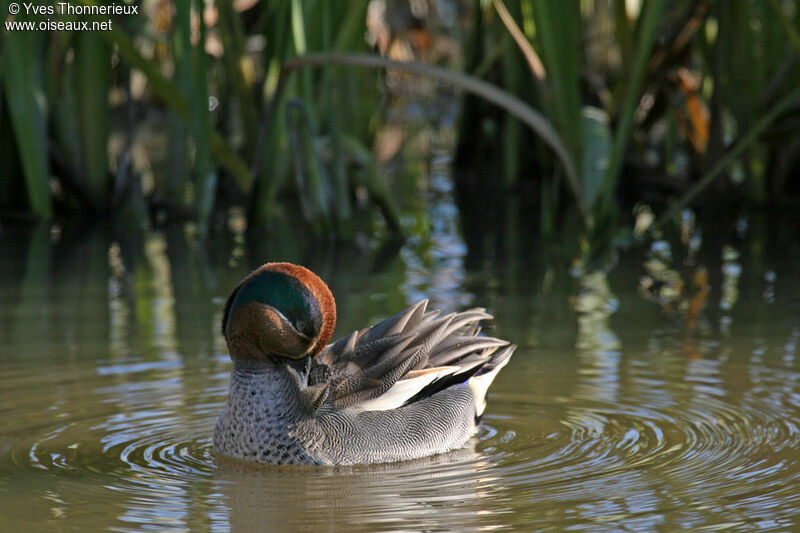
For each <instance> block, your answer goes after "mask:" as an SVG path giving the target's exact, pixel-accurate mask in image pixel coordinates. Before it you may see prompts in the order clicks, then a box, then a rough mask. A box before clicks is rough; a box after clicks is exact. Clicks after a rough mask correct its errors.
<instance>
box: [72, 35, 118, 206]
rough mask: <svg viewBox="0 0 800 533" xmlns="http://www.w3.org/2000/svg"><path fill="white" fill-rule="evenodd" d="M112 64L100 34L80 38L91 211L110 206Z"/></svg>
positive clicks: (77, 67) (81, 113) (84, 153)
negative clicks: (109, 95) (109, 103)
mask: <svg viewBox="0 0 800 533" xmlns="http://www.w3.org/2000/svg"><path fill="white" fill-rule="evenodd" d="M110 64H111V62H110V57H109V51H108V48H107V47H106V45H105V43H104V42H103V40H102V37H100V35H99V32H91V31H85V32H80V33H79V34H78V35H77V36H76V47H75V70H76V72H75V74H76V82H77V90H76V93H77V95H76V96H77V104H78V123H79V125H80V132H79V133H80V140H81V141H82V142H81V145H82V156H83V157H82V159H83V165H82V167H83V169H84V171H85V179H86V182H87V185H88V187H87V189H88V190H89V191H90V193H91V199H92V203H93V205H92V206H91V208H92V209H94V210H95V211H102V210H103V209H105V208H106V207H107V206H108V200H109V194H110V192H111V188H112V187H111V182H110V180H109V177H110V174H109V172H108V134H109V109H108V92H109V88H110V85H111V78H110V75H111V66H110Z"/></svg>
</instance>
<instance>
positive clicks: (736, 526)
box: [0, 190, 800, 531]
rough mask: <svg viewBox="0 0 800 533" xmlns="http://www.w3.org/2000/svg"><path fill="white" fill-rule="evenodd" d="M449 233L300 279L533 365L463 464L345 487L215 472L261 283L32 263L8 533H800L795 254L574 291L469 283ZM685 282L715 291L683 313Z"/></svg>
mask: <svg viewBox="0 0 800 533" xmlns="http://www.w3.org/2000/svg"><path fill="white" fill-rule="evenodd" d="M434 193H436V191H435V190H434ZM448 209H449V208H447V206H445V208H444V210H443V212H434V213H433V214H432V216H433V217H434V221H433V224H434V228H433V230H432V232H431V234H430V235H429V236H427V237H426V236H423V237H419V238H418V239H417V240H416V241H414V242H412V243H410V244H408V245H406V247H404V248H403V249H402V250H401V251H400V253H399V254H397V255H396V256H395V257H394V259H392V260H390V261H389V262H388V263H387V264H384V266H383V267H382V268H380V269H372V268H371V267H370V266H369V265H366V266H358V267H353V265H359V264H362V263H363V261H361V262H360V260H359V259H358V257H354V256H349V255H347V254H345V255H344V256H342V257H339V258H338V259H337V260H335V261H328V260H320V259H319V258H315V257H313V256H312V257H310V258H303V257H291V256H290V257H286V258H287V259H291V260H296V261H302V262H305V263H307V264H309V266H311V267H312V268H315V269H316V270H318V271H320V273H321V274H322V275H323V276H324V277H326V279H328V280H329V282H330V284H331V286H332V287H333V289H334V291H335V292H336V294H337V295H338V296H339V314H340V315H341V327H340V328H339V329H338V333H337V334H338V335H341V334H345V333H347V332H349V331H350V330H352V329H353V328H355V327H359V326H363V325H365V324H368V323H371V322H374V321H377V320H379V319H380V318H382V317H385V316H388V315H390V314H391V313H393V312H394V311H396V310H397V309H399V308H401V307H402V306H403V305H405V304H406V303H408V302H410V301H412V300H413V299H415V298H416V297H417V296H419V295H421V294H423V293H429V294H431V295H433V296H434V300H437V301H438V302H440V303H439V305H442V306H447V305H448V302H449V305H450V306H451V308H454V309H455V308H462V307H463V306H465V305H485V306H487V307H488V308H489V310H490V311H491V312H493V313H494V314H495V315H496V317H497V320H496V326H495V329H494V330H493V332H492V334H493V335H497V336H501V337H504V338H508V339H511V340H513V341H515V342H517V343H519V344H520V348H519V350H518V352H517V354H516V355H515V356H514V358H513V360H512V362H511V364H510V365H509V366H508V367H507V368H506V370H505V371H504V372H503V373H501V375H500V376H499V378H498V380H497V382H496V384H495V385H494V387H493V388H492V391H491V394H490V400H489V407H488V410H487V413H486V416H485V418H484V422H483V425H482V427H481V430H480V432H479V433H478V435H477V436H476V437H475V438H474V439H473V441H472V442H471V443H470V445H469V446H467V447H466V448H464V449H461V450H456V451H454V452H452V453H449V454H445V455H442V456H437V457H432V458H429V459H425V460H420V461H414V462H408V463H398V464H387V465H374V466H358V467H348V468H311V467H308V468H303V467H301V468H298V467H268V466H255V465H250V464H241V463H239V462H236V461H230V460H222V459H220V458H217V457H215V455H214V453H213V450H212V447H211V432H212V429H213V424H214V421H215V418H216V416H217V414H218V412H219V411H220V409H221V407H222V404H223V402H224V400H225V395H226V392H227V390H226V389H227V382H228V371H229V368H230V363H229V360H228V357H227V355H226V353H225V348H224V343H223V342H222V340H221V338H220V336H219V318H220V316H219V315H220V310H221V307H222V305H223V303H224V298H225V296H226V292H227V290H228V288H230V287H232V286H234V284H235V282H236V280H237V279H238V278H239V277H240V276H241V275H242V274H244V273H245V272H246V271H247V268H248V267H247V266H245V265H238V266H233V267H231V266H230V264H231V263H230V262H229V261H226V260H222V261H221V263H220V264H218V265H215V264H214V263H211V262H208V261H207V260H205V259H203V253H202V251H200V250H197V249H192V248H191V247H180V246H178V245H176V244H175V243H176V242H177V243H178V244H180V242H182V241H181V239H180V238H176V237H175V236H174V235H172V236H170V235H164V234H160V233H154V234H149V235H146V236H145V237H144V241H143V246H142V247H141V255H139V256H137V255H135V254H134V255H133V256H130V255H128V256H126V255H125V250H124V247H123V249H120V245H119V244H118V243H117V241H109V240H108V239H106V238H105V237H102V236H100V235H95V236H93V237H90V238H88V239H87V240H86V241H83V242H82V243H81V244H80V246H79V247H78V248H77V249H74V248H71V249H69V250H70V251H71V253H70V254H64V255H60V254H62V253H63V249H61V250H60V249H59V248H58V247H56V246H54V245H52V244H51V243H50V240H49V236H47V235H45V238H44V240H42V238H41V237H37V236H36V235H33V236H32V237H30V239H31V240H30V241H27V242H26V241H25V239H20V240H18V241H17V242H18V243H22V244H14V245H13V246H19V247H21V248H20V249H19V250H16V251H14V253H12V254H9V255H6V256H4V258H3V262H2V264H1V265H0V267H2V269H3V276H2V279H1V282H0V296H2V302H3V305H2V308H1V309H0V312H1V313H2V316H0V318H1V319H2V324H3V328H2V330H1V331H0V342H1V343H2V352H0V376H2V380H0V412H2V417H3V418H2V420H3V426H2V430H0V491H2V497H0V529H2V530H3V531H6V530H8V531H29V530H32V529H42V528H53V529H70V528H74V529H81V530H101V529H109V530H115V531H141V530H144V529H151V530H159V531H186V530H192V531H196V530H212V531H225V530H228V529H233V530H239V531H250V530H253V529H255V528H259V529H265V528H266V529H269V530H273V531H287V530H288V531H295V530H296V531H304V530H312V529H313V530H320V529H322V530H326V531H327V530H345V529H346V530H351V531H352V530H363V531H381V530H386V531H389V530H391V531H419V530H427V531H449V530H453V529H461V530H471V529H474V530H477V529H488V530H494V529H499V530H520V529H523V530H581V531H619V530H630V531H648V530H668V531H672V530H692V529H697V530H710V529H718V530H731V529H733V530H758V531H769V530H774V531H787V530H793V529H796V528H799V527H800V517H799V516H798V511H797V509H799V508H800V489H798V488H797V487H798V486H800V483H799V482H800V452H799V451H798V450H799V449H800V363H798V357H797V356H798V340H800V301H799V300H798V297H797V295H798V294H800V280H798V279H797V278H796V273H795V272H794V270H793V267H792V265H793V264H796V263H795V261H796V260H797V250H795V249H793V248H791V247H789V248H788V249H784V251H786V250H788V252H786V253H785V254H782V255H781V256H779V257H777V258H776V257H770V256H768V255H763V254H762V255H755V252H752V250H756V251H758V250H761V249H763V247H761V246H750V247H748V246H746V245H743V246H740V247H739V249H740V250H745V252H738V251H737V253H733V252H732V250H731V248H730V245H725V246H719V247H717V248H715V250H716V252H713V253H712V252H709V257H710V259H707V260H706V262H705V264H704V265H703V267H702V270H701V269H699V268H691V269H689V271H681V270H680V268H679V267H675V266H674V265H673V264H672V263H669V261H670V260H672V259H670V258H669V257H667V256H663V250H662V251H658V254H661V255H659V256H658V257H657V256H656V254H653V253H650V252H647V251H645V252H644V253H643V255H639V254H638V253H637V252H634V253H630V254H628V256H626V257H624V258H623V261H622V262H621V263H620V264H619V265H618V266H617V267H616V269H615V270H614V271H612V272H611V274H610V275H609V276H606V275H603V274H599V273H596V272H589V273H585V274H582V275H581V276H579V278H577V279H573V278H571V277H570V276H569V275H568V274H566V273H559V272H555V273H554V272H553V270H552V269H553V266H552V265H532V266H526V267H524V268H523V267H521V266H520V265H516V264H508V265H505V266H502V267H501V269H500V270H499V271H495V270H487V271H481V272H469V271H467V270H466V268H465V266H464V262H463V260H462V258H461V254H464V253H466V251H465V249H464V244H463V243H462V242H460V241H459V240H458V239H457V238H456V237H454V236H453V232H454V231H455V229H453V228H456V229H457V224H455V225H453V227H452V228H450V229H448V224H452V223H453V219H452V216H453V215H452V211H448ZM448 212H449V213H450V214H448ZM436 217H440V218H436ZM37 239H39V240H38V241H37ZM9 242H10V241H6V242H5V243H4V245H7V246H12V245H11V244H9ZM237 246H238V244H237ZM660 247H661V245H658V246H656V249H657V250H660V249H661V248H660ZM5 249H9V248H8V247H7V248H5ZM41 250H45V251H47V254H45V255H44V256H38V255H37V254H41V253H42V252H41ZM76 250H77V251H76ZM176 250H177V252H176ZM747 250H751V252H747ZM734 251H735V250H734ZM230 253H231V254H233V252H230ZM223 255H224V254H223ZM42 257H45V258H48V259H47V260H46V261H45V263H44V265H48V264H52V265H54V266H45V267H43V268H37V265H40V263H39V262H38V261H37V260H38V259H41V258H42ZM659 257H660V259H659ZM49 258H57V260H56V259H49ZM714 258H716V259H714ZM655 259H659V260H662V262H663V263H664V264H662V265H660V266H659V265H654V264H650V265H649V266H644V267H643V266H642V265H643V264H647V262H648V261H653V260H655ZM51 261H53V262H52V263H51ZM668 269H673V270H672V273H668V272H666V270H668ZM698 272H701V274H702V275H700V274H698ZM647 276H653V277H651V279H650V281H648V280H647V279H645V278H646V277H647ZM704 276H705V277H704ZM793 276H795V277H793ZM706 278H707V280H706ZM681 279H693V280H695V282H696V283H698V284H699V285H698V287H697V288H695V289H686V288H684V289H682V290H679V291H676V290H672V288H671V287H670V285H669V284H670V283H678V282H679V281H680V280H681ZM531 280H533V282H532V281H531ZM697 280H699V281H697ZM703 280H706V281H705V282H704V281H703ZM693 283H694V282H693ZM703 283H707V284H708V287H710V290H708V291H706V286H705V285H703ZM643 284H644V286H645V287H644V289H643ZM684 285H687V286H688V285H689V284H688V282H684ZM645 289H646V290H645ZM643 291H644V292H643ZM698 295H700V296H698ZM376 296H377V297H376ZM698 298H702V299H703V301H699V300H698ZM698 302H699V303H698Z"/></svg>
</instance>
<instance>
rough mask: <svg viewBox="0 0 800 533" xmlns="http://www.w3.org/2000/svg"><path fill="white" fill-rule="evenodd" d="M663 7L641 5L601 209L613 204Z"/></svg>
mask: <svg viewBox="0 0 800 533" xmlns="http://www.w3.org/2000/svg"><path fill="white" fill-rule="evenodd" d="M665 8H666V2H665V1H664V0H651V1H649V2H645V3H644V5H643V6H642V14H641V15H640V20H639V28H638V34H637V41H638V42H637V46H636V52H635V54H634V58H633V65H632V68H631V71H630V79H629V82H628V88H627V91H626V93H625V98H624V100H623V102H622V106H621V108H620V114H619V119H618V125H617V129H616V132H615V134H614V144H613V147H612V149H611V154H610V157H609V161H608V167H607V168H606V172H605V175H604V177H603V188H602V192H601V194H600V196H599V197H598V202H601V204H600V206H599V209H600V211H601V212H605V213H608V212H610V211H611V206H612V205H613V204H612V200H613V194H614V190H615V189H616V186H617V180H618V178H619V172H620V169H621V168H622V156H623V154H624V152H625V148H626V146H627V144H628V139H629V138H630V136H631V132H632V131H633V116H634V112H635V111H636V106H637V104H638V102H639V91H640V90H641V86H642V81H643V80H644V74H645V70H646V67H647V61H648V59H649V57H650V51H651V49H652V47H653V44H654V43H655V40H656V36H657V34H658V26H659V23H660V21H661V17H662V15H663V13H664V9H665ZM593 211H594V210H593Z"/></svg>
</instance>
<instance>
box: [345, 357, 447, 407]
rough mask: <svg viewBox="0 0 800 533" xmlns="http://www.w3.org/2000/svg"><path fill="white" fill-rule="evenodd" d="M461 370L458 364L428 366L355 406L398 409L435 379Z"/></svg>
mask: <svg viewBox="0 0 800 533" xmlns="http://www.w3.org/2000/svg"><path fill="white" fill-rule="evenodd" d="M459 370H461V369H460V368H459V367H457V366H440V367H436V368H426V369H425V370H424V371H420V372H418V373H415V374H414V376H413V377H409V376H408V375H407V376H406V377H405V378H403V379H401V380H399V381H397V382H396V383H395V384H394V385H392V388H390V389H389V390H387V391H386V392H384V393H383V394H381V395H380V396H378V397H377V398H373V399H371V400H366V401H363V402H360V403H357V404H355V405H354V406H353V407H354V408H355V409H358V410H360V411H386V410H388V409H396V408H398V407H401V406H402V405H403V404H404V403H406V402H407V401H408V400H409V399H411V398H413V397H414V395H415V394H417V393H418V392H419V391H421V390H422V389H424V388H425V387H427V386H428V385H430V384H431V383H433V381H434V380H436V379H439V378H441V377H444V376H449V375H450V374H455V373H456V372H458V371H459ZM409 374H410V373H409Z"/></svg>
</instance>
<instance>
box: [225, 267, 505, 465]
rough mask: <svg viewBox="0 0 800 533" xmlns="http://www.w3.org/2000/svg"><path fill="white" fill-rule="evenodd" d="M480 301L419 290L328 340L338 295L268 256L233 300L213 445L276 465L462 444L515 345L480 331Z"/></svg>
mask: <svg viewBox="0 0 800 533" xmlns="http://www.w3.org/2000/svg"><path fill="white" fill-rule="evenodd" d="M490 319H492V316H491V315H490V314H489V313H487V312H486V310H485V309H482V308H474V309H468V310H466V311H462V312H457V313H447V314H443V313H441V312H439V311H436V310H428V301H427V300H422V301H420V302H418V303H416V304H414V305H411V306H410V307H408V308H406V309H405V310H403V311H400V312H399V313H397V314H396V315H394V316H393V317H391V318H388V319H385V320H383V321H381V322H379V323H377V324H375V325H373V326H370V327H367V328H364V329H360V330H357V331H354V332H353V333H351V334H350V335H347V336H345V337H344V338H342V339H340V340H338V341H336V342H333V343H330V344H328V343H329V341H330V338H331V336H332V334H333V332H334V328H335V327H336V303H335V300H334V298H333V295H332V293H331V291H330V289H329V288H328V286H327V285H326V284H325V282H324V281H322V279H320V278H319V276H317V275H316V274H314V273H313V272H312V271H311V270H308V269H307V268H305V267H303V266H300V265H295V264H292V263H284V262H275V263H267V264H264V265H262V266H260V267H259V268H257V269H255V270H254V271H253V272H251V273H250V274H249V275H248V276H246V277H245V278H244V279H243V280H242V281H241V282H240V283H239V284H238V285H237V286H236V288H235V289H234V290H233V292H232V293H231V295H230V297H229V298H228V300H227V302H226V304H225V307H224V310H223V316H222V335H223V337H224V339H225V342H226V344H227V347H228V352H229V353H230V356H231V359H232V368H231V375H230V386H229V390H228V398H227V402H226V404H225V406H224V408H223V410H222V412H221V414H220V415H219V417H218V419H217V423H216V426H215V428H214V436H213V446H214V450H215V453H216V454H217V455H219V456H222V457H226V458H234V459H241V460H245V461H252V462H259V463H269V464H274V465H285V464H286V465H288V464H294V465H357V464H374V463H388V462H395V461H404V460H411V459H418V458H422V457H426V456H430V455H435V454H441V453H445V452H448V451H451V450H455V449H458V448H462V447H464V446H465V445H467V443H468V441H470V439H471V438H472V437H473V436H474V435H475V433H476V432H477V428H478V425H479V423H480V420H481V416H482V415H483V413H484V410H485V408H486V396H487V392H488V389H489V386H490V385H491V383H492V381H493V380H494V379H495V377H496V376H497V374H498V372H499V371H500V370H501V369H502V368H503V367H504V366H505V365H506V364H507V363H508V362H509V360H510V357H511V355H512V354H513V353H514V350H515V349H516V346H515V345H513V344H511V343H509V342H507V341H505V340H501V339H496V338H493V337H490V336H487V335H485V334H481V323H482V321H485V320H490Z"/></svg>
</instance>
